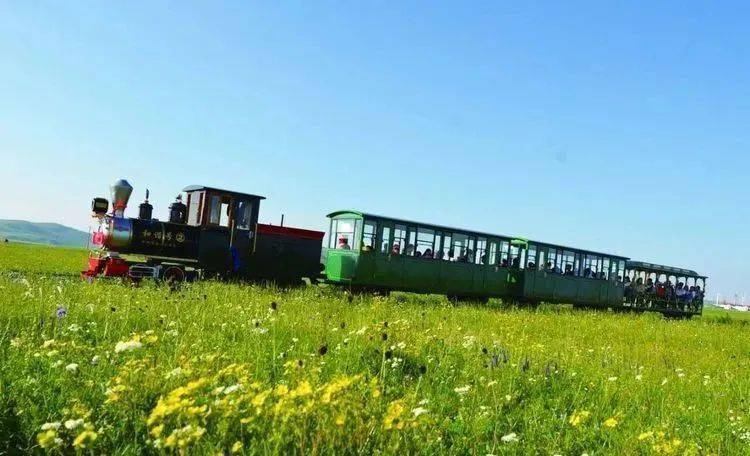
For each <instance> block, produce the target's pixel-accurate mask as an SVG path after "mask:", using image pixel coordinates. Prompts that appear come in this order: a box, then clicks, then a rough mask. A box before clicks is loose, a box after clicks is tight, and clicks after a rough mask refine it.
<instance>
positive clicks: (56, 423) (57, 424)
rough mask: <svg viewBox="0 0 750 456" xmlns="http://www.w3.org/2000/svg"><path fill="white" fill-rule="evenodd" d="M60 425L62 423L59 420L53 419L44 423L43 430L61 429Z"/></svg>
mask: <svg viewBox="0 0 750 456" xmlns="http://www.w3.org/2000/svg"><path fill="white" fill-rule="evenodd" d="M60 426H62V423H60V422H59V421H52V422H51V423H44V424H43V425H42V430H43V431H49V430H50V429H60Z"/></svg>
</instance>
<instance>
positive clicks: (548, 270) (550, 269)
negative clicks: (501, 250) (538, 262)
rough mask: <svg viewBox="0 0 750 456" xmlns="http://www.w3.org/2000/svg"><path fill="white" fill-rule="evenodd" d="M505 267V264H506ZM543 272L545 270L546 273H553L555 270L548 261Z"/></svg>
mask: <svg viewBox="0 0 750 456" xmlns="http://www.w3.org/2000/svg"><path fill="white" fill-rule="evenodd" d="M506 263H507V262H506ZM506 266H507V264H506ZM544 270H545V271H547V272H555V268H554V267H553V266H552V262H551V261H548V262H547V263H546V264H545V265H544Z"/></svg>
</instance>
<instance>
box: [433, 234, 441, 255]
mask: <svg viewBox="0 0 750 456" xmlns="http://www.w3.org/2000/svg"><path fill="white" fill-rule="evenodd" d="M442 241H443V233H435V244H434V245H433V246H432V256H433V258H435V259H436V260H440V259H442V253H443V242H442Z"/></svg>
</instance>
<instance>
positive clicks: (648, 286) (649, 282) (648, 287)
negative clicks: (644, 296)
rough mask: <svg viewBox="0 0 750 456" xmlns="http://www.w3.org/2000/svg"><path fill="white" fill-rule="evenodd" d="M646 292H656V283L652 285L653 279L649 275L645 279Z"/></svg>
mask: <svg viewBox="0 0 750 456" xmlns="http://www.w3.org/2000/svg"><path fill="white" fill-rule="evenodd" d="M646 293H648V294H655V293H656V285H654V280H653V279H652V278H651V277H649V278H648V279H646Z"/></svg>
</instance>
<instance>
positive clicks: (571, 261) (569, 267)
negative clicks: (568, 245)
mask: <svg viewBox="0 0 750 456" xmlns="http://www.w3.org/2000/svg"><path fill="white" fill-rule="evenodd" d="M574 269H575V252H573V251H572V250H565V251H563V262H562V270H563V273H565V274H567V275H572V274H573V271H574Z"/></svg>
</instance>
